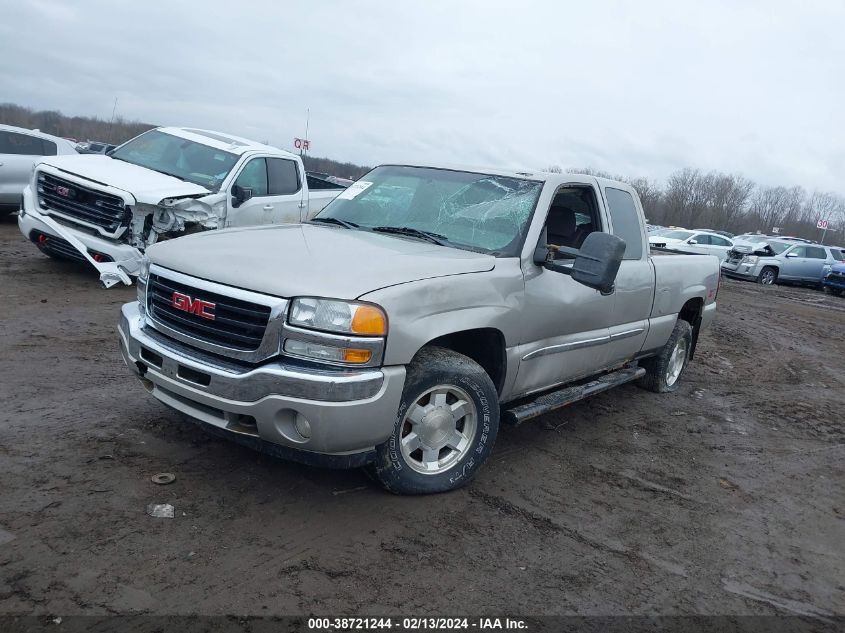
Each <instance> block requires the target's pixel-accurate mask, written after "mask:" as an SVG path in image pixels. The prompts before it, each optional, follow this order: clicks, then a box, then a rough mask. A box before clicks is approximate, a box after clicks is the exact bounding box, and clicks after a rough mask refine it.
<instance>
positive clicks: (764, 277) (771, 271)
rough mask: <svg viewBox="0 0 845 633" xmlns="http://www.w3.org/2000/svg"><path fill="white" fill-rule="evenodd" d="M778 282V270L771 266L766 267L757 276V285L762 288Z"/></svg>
mask: <svg viewBox="0 0 845 633" xmlns="http://www.w3.org/2000/svg"><path fill="white" fill-rule="evenodd" d="M777 280H778V269H777V268H775V267H773V266H766V267H765V268H763V270H761V271H760V274H759V275H757V283H758V284H763V285H764V286H773V285H775V284H776V283H777Z"/></svg>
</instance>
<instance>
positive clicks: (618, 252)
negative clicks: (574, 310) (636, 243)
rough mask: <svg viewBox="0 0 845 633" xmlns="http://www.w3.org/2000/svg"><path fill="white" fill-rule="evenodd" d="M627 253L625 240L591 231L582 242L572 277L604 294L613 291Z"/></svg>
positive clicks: (573, 266)
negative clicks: (623, 258)
mask: <svg viewBox="0 0 845 633" xmlns="http://www.w3.org/2000/svg"><path fill="white" fill-rule="evenodd" d="M624 255H625V240H623V239H622V238H621V237H617V236H616V235H611V234H610V233H600V232H595V233H590V234H589V235H588V236H587V238H586V239H585V240H584V243H583V244H581V249H580V250H579V251H578V256H577V257H576V258H575V263H574V264H573V265H572V278H573V279H574V280H575V281H577V282H578V283H579V284H583V285H585V286H587V287H588V288H595V289H596V290H598V291H600V292H601V293H602V294H608V293H610V292H613V284H614V282H615V281H616V275H617V273H618V272H619V266H620V265H621V264H622V257H624Z"/></svg>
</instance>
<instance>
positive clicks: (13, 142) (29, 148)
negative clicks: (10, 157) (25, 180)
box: [0, 132, 55, 156]
mask: <svg viewBox="0 0 845 633" xmlns="http://www.w3.org/2000/svg"><path fill="white" fill-rule="evenodd" d="M0 154H22V155H25V156H43V155H44V147H43V145H42V144H41V139H40V138H37V137H35V136H29V135H28V134H18V133H16V132H0ZM53 154H55V152H53Z"/></svg>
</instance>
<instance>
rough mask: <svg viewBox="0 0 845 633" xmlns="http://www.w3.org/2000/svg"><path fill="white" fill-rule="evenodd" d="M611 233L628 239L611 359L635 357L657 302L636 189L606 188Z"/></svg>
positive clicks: (612, 324) (618, 289)
mask: <svg viewBox="0 0 845 633" xmlns="http://www.w3.org/2000/svg"><path fill="white" fill-rule="evenodd" d="M604 196H605V203H606V205H607V209H608V214H609V216H610V222H611V227H612V232H613V234H614V235H616V236H617V237H621V238H622V239H623V240H625V255H624V256H623V259H622V264H621V265H620V266H619V273H618V274H617V276H616V284H615V288H614V291H613V295H612V296H613V309H612V311H611V314H610V318H609V324H608V326H609V330H610V342H609V344H608V361H609V363H612V364H616V363H622V362H625V361H627V360H630V359H632V358H633V357H634V356H635V355H636V354H637V353H638V352H639V351H640V350H641V349H642V347H643V344H644V343H645V339H646V336H647V335H648V317H649V314H651V306H652V303H653V302H654V268H653V266H652V264H651V262H650V261H649V259H648V247H647V244H648V242H647V241H646V235H645V231H644V229H643V227H644V226H645V217H644V216H643V214H642V210H641V208H640V205H639V204H638V202H637V198H636V196H635V193H634V191H633V190H626V189H621V188H616V187H605V188H604Z"/></svg>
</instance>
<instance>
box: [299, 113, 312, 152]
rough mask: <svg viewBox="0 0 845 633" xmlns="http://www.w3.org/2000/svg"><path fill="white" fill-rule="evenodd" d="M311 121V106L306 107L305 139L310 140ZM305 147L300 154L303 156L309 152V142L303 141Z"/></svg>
mask: <svg viewBox="0 0 845 633" xmlns="http://www.w3.org/2000/svg"><path fill="white" fill-rule="evenodd" d="M310 122H311V108H306V109H305V140H306V141H307V140H308V124H309V123H310ZM302 145H303V147H302V148H301V149H300V150H299V155H300V156H302V153H303V152H305V153H306V154H307V153H308V144H307V143H303V144H302Z"/></svg>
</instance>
